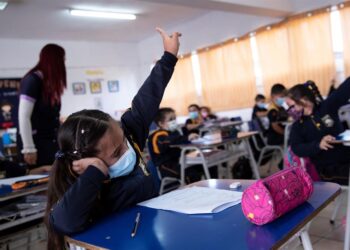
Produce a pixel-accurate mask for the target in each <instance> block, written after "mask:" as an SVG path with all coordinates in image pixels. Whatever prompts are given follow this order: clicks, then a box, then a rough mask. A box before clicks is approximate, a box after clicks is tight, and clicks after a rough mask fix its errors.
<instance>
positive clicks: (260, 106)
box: [256, 103, 267, 109]
mask: <svg viewBox="0 0 350 250" xmlns="http://www.w3.org/2000/svg"><path fill="white" fill-rule="evenodd" d="M256 106H258V108H261V109H267V104H266V103H257V104H256Z"/></svg>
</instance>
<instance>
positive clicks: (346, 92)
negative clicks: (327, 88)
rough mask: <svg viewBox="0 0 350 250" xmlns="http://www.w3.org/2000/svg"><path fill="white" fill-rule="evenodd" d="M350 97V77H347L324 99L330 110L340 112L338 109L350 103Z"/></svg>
mask: <svg viewBox="0 0 350 250" xmlns="http://www.w3.org/2000/svg"><path fill="white" fill-rule="evenodd" d="M349 99H350V77H349V78H348V79H346V80H345V81H344V82H343V83H342V84H341V85H340V86H339V87H338V88H337V89H336V90H334V91H333V92H332V94H331V95H330V96H329V97H328V98H327V99H326V100H325V101H324V102H325V106H326V107H327V108H328V110H329V111H330V112H335V113H336V114H337V113H338V109H339V108H340V107H341V106H344V105H346V104H348V103H349Z"/></svg>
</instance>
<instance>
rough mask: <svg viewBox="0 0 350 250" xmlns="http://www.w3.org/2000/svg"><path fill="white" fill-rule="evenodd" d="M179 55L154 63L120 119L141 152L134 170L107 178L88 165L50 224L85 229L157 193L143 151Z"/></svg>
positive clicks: (74, 230)
mask: <svg viewBox="0 0 350 250" xmlns="http://www.w3.org/2000/svg"><path fill="white" fill-rule="evenodd" d="M176 62H177V58H176V57H175V56H174V55H172V54H170V53H168V52H165V53H164V55H163V56H162V58H161V59H160V60H159V61H158V62H157V64H156V65H155V66H154V68H153V70H152V72H151V74H150V76H149V77H148V78H147V79H146V81H145V82H144V84H143V85H142V87H141V88H140V90H139V91H138V93H137V95H136V96H135V97H134V99H133V101H132V107H131V109H129V110H128V111H127V112H126V113H125V114H124V115H123V116H122V119H121V123H122V129H123V130H124V134H125V136H126V137H127V138H128V139H129V141H131V142H133V143H132V144H133V147H134V150H135V152H136V153H137V155H138V160H137V163H136V165H135V167H134V170H133V171H132V172H131V173H130V174H129V175H127V176H122V177H118V178H114V179H111V180H109V179H107V178H106V177H105V176H104V174H103V173H102V172H101V171H100V170H98V169H97V168H96V167H94V166H89V167H88V168H87V169H86V171H85V172H84V173H83V174H82V175H80V176H79V177H78V179H77V180H76V182H75V183H74V184H73V185H72V186H71V187H70V188H69V189H68V191H67V192H66V193H65V194H64V196H63V197H62V199H60V200H59V202H58V203H57V204H56V205H55V206H53V208H52V210H51V213H50V215H49V221H50V224H51V225H52V226H53V228H54V230H56V231H57V232H59V233H61V234H65V235H71V234H74V233H77V232H80V231H83V230H84V229H86V228H87V227H88V226H89V225H91V224H92V223H94V222H95V221H96V220H97V219H99V218H100V217H102V216H105V215H107V214H109V213H112V212H118V211H120V210H122V209H125V208H127V207H131V206H133V205H135V204H137V203H138V202H141V201H144V200H147V199H150V198H152V197H154V196H156V195H157V190H156V188H155V185H154V181H153V177H152V176H151V175H150V174H149V173H148V170H147V169H146V167H145V164H144V161H143V159H142V157H141V154H140V151H142V150H143V148H144V146H145V141H146V139H147V137H148V132H149V131H148V128H149V126H150V124H151V122H152V121H153V119H154V116H155V114H156V113H157V111H158V109H159V104H160V102H161V100H162V97H163V93H164V90H165V87H166V86H167V84H168V82H169V80H170V78H171V75H172V73H173V71H174V67H175V64H176Z"/></svg>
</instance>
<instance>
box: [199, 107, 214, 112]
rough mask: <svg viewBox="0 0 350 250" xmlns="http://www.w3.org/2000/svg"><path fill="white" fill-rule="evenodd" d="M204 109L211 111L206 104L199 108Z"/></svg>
mask: <svg viewBox="0 0 350 250" xmlns="http://www.w3.org/2000/svg"><path fill="white" fill-rule="evenodd" d="M202 109H206V110H207V111H208V112H209V113H211V109H210V108H209V107H208V106H202V107H201V108H200V110H202Z"/></svg>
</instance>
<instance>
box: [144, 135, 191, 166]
mask: <svg viewBox="0 0 350 250" xmlns="http://www.w3.org/2000/svg"><path fill="white" fill-rule="evenodd" d="M148 140H149V151H150V154H151V158H152V161H153V163H154V164H155V165H156V166H160V165H163V164H164V165H167V164H174V163H175V164H178V163H179V159H180V154H181V150H180V149H179V148H171V147H170V145H173V144H183V143H188V140H187V138H186V136H183V135H180V133H179V132H178V131H175V132H170V131H168V130H164V129H159V130H156V131H154V132H153V133H152V134H151V135H150V137H149V139H148Z"/></svg>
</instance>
